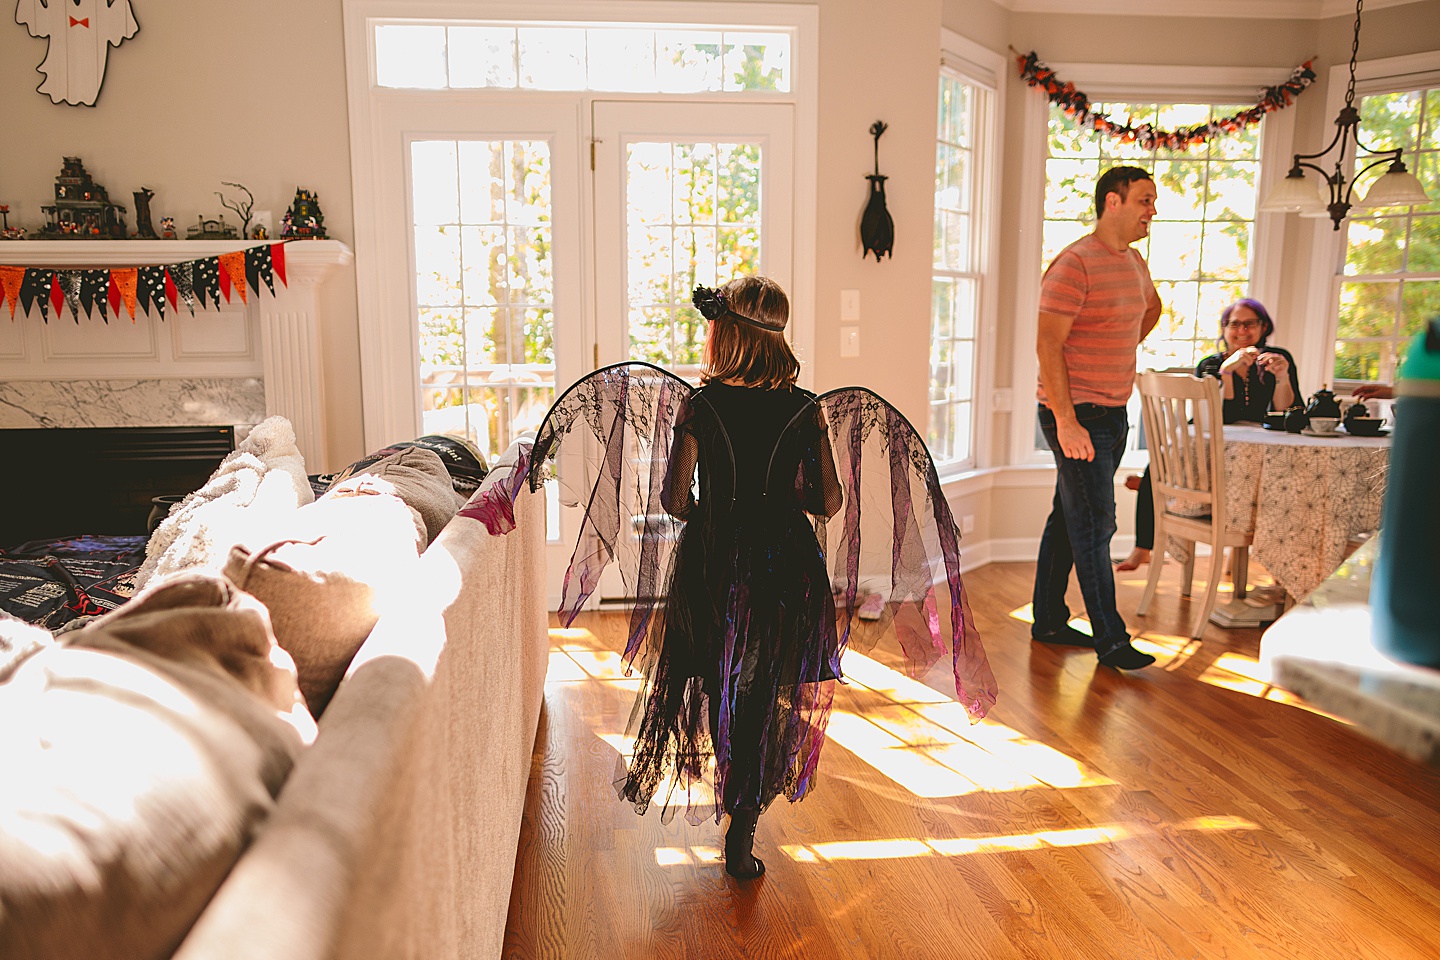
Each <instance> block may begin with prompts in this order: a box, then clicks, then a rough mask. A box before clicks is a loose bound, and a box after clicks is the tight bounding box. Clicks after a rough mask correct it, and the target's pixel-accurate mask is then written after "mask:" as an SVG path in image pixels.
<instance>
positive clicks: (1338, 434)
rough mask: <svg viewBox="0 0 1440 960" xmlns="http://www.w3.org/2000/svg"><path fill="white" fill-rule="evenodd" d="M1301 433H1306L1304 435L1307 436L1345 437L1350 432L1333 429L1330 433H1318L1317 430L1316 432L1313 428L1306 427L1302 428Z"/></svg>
mask: <svg viewBox="0 0 1440 960" xmlns="http://www.w3.org/2000/svg"><path fill="white" fill-rule="evenodd" d="M1300 433H1301V434H1302V435H1304V436H1307V437H1344V436H1348V434H1344V433H1341V432H1340V431H1338V430H1331V431H1330V432H1329V433H1317V432H1315V431H1314V430H1311V429H1310V428H1309V427H1306V428H1305V429H1304V430H1301V431H1300Z"/></svg>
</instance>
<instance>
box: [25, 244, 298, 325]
mask: <svg viewBox="0 0 1440 960" xmlns="http://www.w3.org/2000/svg"><path fill="white" fill-rule="evenodd" d="M286 242H288V241H283V240H282V241H280V242H279V243H266V244H261V245H259V246H255V247H247V248H245V249H243V250H236V251H234V252H233V253H222V254H219V255H218V256H213V257H201V258H199V259H197V260H185V261H183V262H180V263H164V264H153V265H150V266H136V267H110V268H106V269H100V270H59V269H54V268H51V267H10V266H0V303H3V304H6V305H8V306H9V307H10V320H11V321H12V322H13V321H14V320H15V307H16V306H17V305H18V306H20V307H21V308H22V310H21V312H22V313H29V312H30V307H31V305H32V304H34V305H36V306H38V307H39V310H40V316H41V318H42V319H43V320H44V321H45V322H46V323H49V322H50V309H51V307H54V309H55V315H56V316H57V317H58V316H60V314H61V312H62V310H64V309H66V308H69V310H70V316H71V317H72V318H73V319H74V320H75V322H76V323H79V322H80V313H81V311H82V310H83V311H84V313H85V316H86V317H91V318H93V317H94V315H95V312H96V311H98V312H99V314H100V318H101V319H102V320H104V321H105V322H106V323H109V322H110V314H112V313H113V314H114V315H115V316H116V317H119V316H120V307H121V305H124V307H125V309H126V311H127V312H128V313H129V314H130V322H131V323H134V322H135V308H136V307H137V306H139V308H140V309H141V310H144V311H145V312H146V313H153V314H155V315H156V316H158V317H159V318H160V319H161V320H164V319H165V304H166V302H167V301H168V302H169V304H170V309H171V310H179V309H180V304H182V303H183V304H185V306H186V307H187V308H188V309H189V310H190V314H191V315H192V316H193V315H194V314H195V305H196V303H197V301H198V303H199V305H200V308H201V309H204V308H205V307H206V306H208V305H209V304H210V303H213V304H215V305H216V306H219V305H220V298H221V297H222V296H223V297H224V298H225V302H226V303H229V302H230V296H231V291H232V290H233V291H234V294H235V295H236V296H238V297H239V298H240V302H241V303H249V302H250V301H249V293H248V291H250V290H255V291H258V290H259V289H260V287H261V285H262V284H263V285H264V286H266V287H268V288H269V290H270V293H271V295H272V296H273V295H274V293H275V278H276V277H279V278H280V282H281V284H287V285H288V281H287V280H286V279H285V243H286ZM0 250H3V247H0ZM107 308H108V310H107Z"/></svg>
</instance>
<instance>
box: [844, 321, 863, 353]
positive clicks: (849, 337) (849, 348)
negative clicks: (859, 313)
mask: <svg viewBox="0 0 1440 960" xmlns="http://www.w3.org/2000/svg"><path fill="white" fill-rule="evenodd" d="M840 356H842V357H858V356H860V328H859V327H841V328H840Z"/></svg>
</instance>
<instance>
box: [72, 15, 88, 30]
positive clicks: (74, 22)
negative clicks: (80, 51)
mask: <svg viewBox="0 0 1440 960" xmlns="http://www.w3.org/2000/svg"><path fill="white" fill-rule="evenodd" d="M70 26H72V27H84V28H85V29H86V30H89V29H90V18H89V17H86V18H85V19H83V20H76V19H75V18H74V17H71V18H70Z"/></svg>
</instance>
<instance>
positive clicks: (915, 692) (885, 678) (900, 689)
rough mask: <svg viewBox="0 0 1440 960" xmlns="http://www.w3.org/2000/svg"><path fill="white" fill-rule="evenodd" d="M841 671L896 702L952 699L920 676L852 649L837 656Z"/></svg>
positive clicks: (856, 682) (846, 676)
mask: <svg viewBox="0 0 1440 960" xmlns="http://www.w3.org/2000/svg"><path fill="white" fill-rule="evenodd" d="M840 672H841V673H842V674H844V676H845V680H846V682H848V683H854V684H857V685H859V686H861V687H864V688H865V689H867V690H873V691H875V692H876V693H878V694H880V695H881V696H884V697H887V698H889V699H891V700H894V701H895V702H896V703H949V702H953V698H951V697H947V696H946V695H945V694H943V693H941V692H940V691H939V690H934V689H932V688H930V687H927V686H926V685H925V684H923V683H921V682H920V681H919V680H912V679H911V678H909V677H907V676H905V675H904V674H903V673H900V672H899V671H898V670H892V669H891V668H890V667H887V666H885V664H883V663H880V662H879V661H878V660H873V659H871V658H870V657H867V656H865V655H864V654H863V653H856V652H855V651H854V650H847V651H845V655H844V656H843V657H842V658H841V660H840Z"/></svg>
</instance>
